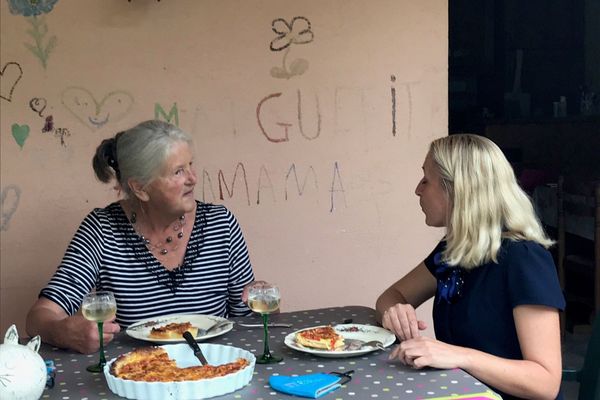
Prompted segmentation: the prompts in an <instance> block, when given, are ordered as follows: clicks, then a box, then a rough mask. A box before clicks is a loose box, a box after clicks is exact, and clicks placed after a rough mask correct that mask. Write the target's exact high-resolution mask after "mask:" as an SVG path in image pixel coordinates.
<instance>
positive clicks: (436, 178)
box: [415, 154, 450, 227]
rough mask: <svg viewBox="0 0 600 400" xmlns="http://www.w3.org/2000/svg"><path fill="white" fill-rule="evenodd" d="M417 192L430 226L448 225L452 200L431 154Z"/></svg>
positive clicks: (427, 159) (426, 160)
mask: <svg viewBox="0 0 600 400" xmlns="http://www.w3.org/2000/svg"><path fill="white" fill-rule="evenodd" d="M415 194H416V195H417V196H419V204H420V205H421V209H422V210H423V213H425V223H426V224H427V225H429V226H435V227H443V226H446V222H447V217H448V212H449V211H448V210H449V209H450V201H449V199H448V193H447V192H446V190H445V189H444V187H443V186H442V179H441V177H440V174H439V172H438V169H437V166H436V165H435V162H434V161H433V158H432V157H431V155H430V154H427V157H425V162H424V163H423V178H422V179H421V180H420V181H419V184H418V185H417V188H416V189H415Z"/></svg>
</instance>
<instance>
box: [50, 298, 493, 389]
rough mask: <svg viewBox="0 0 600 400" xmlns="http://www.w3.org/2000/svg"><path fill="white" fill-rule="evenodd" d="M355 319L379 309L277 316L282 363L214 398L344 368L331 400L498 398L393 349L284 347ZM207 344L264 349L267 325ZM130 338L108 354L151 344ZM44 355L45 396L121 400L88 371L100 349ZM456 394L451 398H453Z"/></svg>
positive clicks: (470, 380) (258, 370) (370, 318)
mask: <svg viewBox="0 0 600 400" xmlns="http://www.w3.org/2000/svg"><path fill="white" fill-rule="evenodd" d="M348 319H351V320H352V322H353V323H357V324H372V325H376V320H375V311H374V310H373V309H371V308H368V307H362V306H347V307H334V308H323V309H316V310H307V311H295V312H287V313H280V314H274V315H272V318H271V322H287V323H291V324H293V325H292V327H291V328H271V329H270V330H269V333H270V339H269V345H270V347H271V350H272V351H273V352H274V353H276V354H279V355H282V356H283V358H284V360H283V361H282V362H281V363H279V364H271V365H258V364H257V365H256V367H255V370H254V377H253V378H252V380H251V381H250V384H249V385H247V386H245V387H244V388H243V389H240V390H238V391H236V392H234V393H230V394H228V395H224V396H219V397H216V398H215V399H244V400H246V399H248V400H280V399H281V400H290V399H295V398H298V397H293V396H289V395H286V394H283V393H279V392H276V391H274V390H273V389H271V387H270V386H269V384H268V380H269V377H270V376H271V375H274V374H280V375H294V374H297V375H301V374H309V373H316V372H331V371H337V372H345V371H349V370H354V371H355V372H354V374H353V375H352V381H350V382H349V383H347V384H346V385H344V386H342V387H341V388H339V389H337V390H336V391H334V392H332V393H330V394H327V395H325V396H324V397H323V398H324V399H329V400H363V399H377V400H384V399H402V400H411V399H412V400H417V399H436V400H443V399H449V398H453V399H458V398H460V399H477V400H484V399H499V398H500V397H499V396H497V395H495V394H494V393H493V392H492V391H491V390H490V389H489V388H488V387H487V386H485V385H484V384H483V383H481V382H479V381H477V379H475V378H474V377H472V376H470V375H469V374H468V373H466V372H464V371H462V370H460V369H454V370H437V369H426V370H414V369H412V368H409V367H406V366H403V365H402V364H400V363H398V362H391V361H388V354H389V353H388V352H384V351H376V352H373V353H368V354H366V355H362V356H358V357H352V358H338V359H332V358H321V357H315V356H313V355H310V354H306V353H301V352H297V351H295V350H292V349H290V348H288V347H287V346H285V344H284V343H283V340H284V338H285V336H286V335H287V334H288V333H291V332H294V331H296V330H298V329H302V328H307V327H311V326H316V325H323V324H331V323H342V322H344V321H345V320H348ZM231 320H233V321H236V322H241V321H244V322H253V323H260V319H259V316H258V315H257V316H251V317H243V318H231ZM207 343H215V344H226V345H230V346H235V347H239V348H242V349H245V350H248V351H251V352H253V353H254V354H256V355H260V354H262V350H263V348H262V347H263V331H262V328H243V327H240V326H238V325H237V324H236V325H234V328H233V330H231V331H230V332H228V333H227V334H224V335H222V336H218V337H214V338H212V339H210V340H208V341H207ZM148 344H149V343H147V342H141V341H138V340H135V339H133V338H130V337H129V336H127V335H126V334H125V333H123V332H122V333H120V334H119V335H117V337H116V338H115V340H113V341H112V342H111V343H109V344H108V345H107V346H106V358H107V360H110V359H112V358H114V357H116V356H118V355H120V354H123V353H126V352H128V351H130V350H132V349H133V348H135V347H140V346H145V345H148ZM40 355H41V356H42V358H44V360H53V361H54V363H55V365H56V367H57V371H56V384H55V386H54V387H53V388H52V389H46V390H45V391H44V393H43V395H42V399H62V400H72V399H82V400H83V399H85V400H93V399H121V397H118V396H117V395H115V394H113V393H112V392H111V391H110V389H109V388H108V386H107V384H106V381H105V378H104V375H103V374H93V373H90V372H87V371H86V370H85V367H86V366H87V365H90V364H93V363H94V362H96V361H97V360H98V354H90V355H84V354H79V353H73V352H70V351H65V350H62V349H58V348H55V347H51V346H48V345H46V344H44V345H42V348H41V350H40ZM449 396H452V397H449Z"/></svg>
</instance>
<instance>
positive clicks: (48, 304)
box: [27, 121, 254, 353]
mask: <svg viewBox="0 0 600 400" xmlns="http://www.w3.org/2000/svg"><path fill="white" fill-rule="evenodd" d="M193 161H194V157H193V151H192V141H191V138H190V137H189V136H188V135H187V134H186V133H184V132H183V131H181V130H180V129H178V128H177V127H175V126H173V125H170V124H168V123H165V122H161V121H147V122H143V123H140V124H139V125H137V126H135V127H133V128H131V129H129V130H127V131H125V132H120V133H118V134H117V135H116V136H115V137H114V138H110V139H106V140H104V141H103V142H102V143H101V144H100V146H98V148H97V150H96V154H95V156H94V158H93V167H94V171H95V173H96V176H97V178H98V179H99V180H100V181H102V182H104V183H109V182H112V181H113V179H116V181H117V185H118V188H119V189H120V190H121V191H122V193H124V199H123V200H121V201H118V202H114V203H112V204H110V205H108V206H107V207H106V208H97V209H95V210H93V211H92V212H91V213H89V214H88V215H87V216H86V218H85V219H84V220H83V222H82V223H81V225H80V227H79V229H78V230H77V232H76V233H75V236H74V237H73V239H72V240H71V243H70V244H69V247H68V248H67V251H66V253H65V255H64V257H63V260H62V262H61V264H60V266H59V267H58V269H57V271H56V272H55V274H54V276H53V277H52V279H51V280H50V282H49V283H48V285H47V286H46V287H45V288H44V289H43V290H42V291H41V292H40V295H39V298H38V300H37V302H36V303H35V304H34V305H33V307H32V308H31V310H30V311H29V314H28V315H27V332H28V333H29V334H30V335H32V336H33V335H38V334H39V335H41V337H42V338H43V339H44V341H46V342H48V343H51V344H53V345H56V346H59V347H65V348H71V349H74V350H76V351H79V352H83V353H90V352H94V351H96V350H98V343H99V340H98V332H97V328H96V325H95V323H93V322H90V321H87V320H86V319H84V318H83V316H81V315H80V314H78V313H77V312H78V310H79V308H80V306H81V302H82V299H83V297H84V296H85V295H86V294H88V293H89V292H90V291H92V290H94V289H96V290H110V291H112V292H114V294H115V297H116V300H117V315H116V320H115V321H112V322H107V323H105V324H104V340H105V341H110V340H111V339H112V338H113V335H114V334H115V333H117V332H119V330H120V327H121V326H122V327H126V326H128V325H130V324H131V323H133V322H135V321H138V320H140V319H145V318H153V317H156V316H160V315H165V314H175V313H188V314H189V313H199V314H210V315H218V316H223V317H227V316H241V315H247V314H249V313H250V310H249V309H248V307H247V306H246V304H245V303H244V302H243V301H242V293H243V290H244V287H245V286H246V285H247V284H249V283H251V282H252V281H253V280H254V274H253V272H252V266H251V265H250V259H249V256H248V250H247V248H246V243H245V242H244V238H243V236H242V232H241V230H240V227H239V225H238V222H237V221H236V219H235V217H234V216H233V214H231V212H230V211H228V210H227V209H226V208H225V207H224V206H222V205H212V204H205V203H201V202H198V201H196V199H195V198H194V187H195V185H196V182H197V178H196V172H195V171H194V165H193Z"/></svg>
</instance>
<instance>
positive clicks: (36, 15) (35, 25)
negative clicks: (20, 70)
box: [8, 0, 58, 69]
mask: <svg viewBox="0 0 600 400" xmlns="http://www.w3.org/2000/svg"><path fill="white" fill-rule="evenodd" d="M57 1H58V0H36V1H32V0H9V1H8V6H9V9H10V13H11V14H13V15H22V16H24V17H26V19H27V22H29V24H30V25H31V28H30V29H28V30H27V33H28V34H29V36H31V38H32V39H33V41H34V43H33V44H31V43H23V44H24V45H25V47H26V48H27V49H28V50H29V51H30V52H31V53H32V54H33V55H34V56H35V57H37V59H38V60H39V61H40V63H41V64H42V66H43V67H44V69H46V66H47V65H48V57H49V56H50V53H51V52H52V50H54V48H55V47H56V43H57V39H56V36H54V35H52V36H50V37H48V39H47V40H46V35H47V34H48V25H47V24H46V19H45V17H44V16H43V14H47V13H49V12H50V11H52V7H54V4H56V2H57Z"/></svg>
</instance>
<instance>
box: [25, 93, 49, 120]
mask: <svg viewBox="0 0 600 400" xmlns="http://www.w3.org/2000/svg"><path fill="white" fill-rule="evenodd" d="M47 105H48V102H47V101H46V99H43V98H41V97H34V98H33V99H31V100H29V108H31V109H32V110H33V111H35V112H36V113H37V115H39V116H40V117H44V114H42V113H43V112H44V110H45V109H46V106H47Z"/></svg>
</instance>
